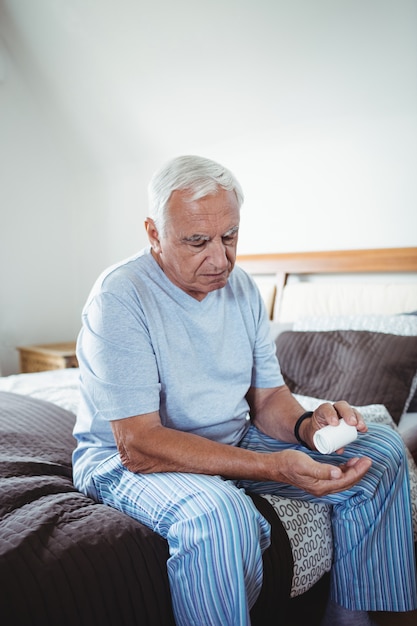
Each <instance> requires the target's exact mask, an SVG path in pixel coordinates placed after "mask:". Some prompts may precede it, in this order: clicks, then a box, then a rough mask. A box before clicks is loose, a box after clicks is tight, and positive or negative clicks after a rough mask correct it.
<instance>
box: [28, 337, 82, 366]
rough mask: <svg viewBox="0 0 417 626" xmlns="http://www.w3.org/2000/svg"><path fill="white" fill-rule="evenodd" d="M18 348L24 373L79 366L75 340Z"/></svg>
mask: <svg viewBox="0 0 417 626" xmlns="http://www.w3.org/2000/svg"><path fill="white" fill-rule="evenodd" d="M17 350H19V356H20V371H21V372H22V373H28V372H43V371H45V370H59V369H65V368H67V367H78V361H77V357H76V356H75V341H69V342H64V343H46V344H39V345H34V346H20V347H18V348H17Z"/></svg>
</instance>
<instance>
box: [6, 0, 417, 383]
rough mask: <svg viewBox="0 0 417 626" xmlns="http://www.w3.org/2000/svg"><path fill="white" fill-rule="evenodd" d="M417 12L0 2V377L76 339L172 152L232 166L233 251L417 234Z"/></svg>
mask: <svg viewBox="0 0 417 626" xmlns="http://www.w3.org/2000/svg"><path fill="white" fill-rule="evenodd" d="M416 24H417V3H416V2H415V0H397V1H396V2H392V0H315V1H314V2H312V1H311V0H292V1H291V2H288V1H286V0H256V1H255V0H210V2H208V1H206V2H202V1H199V0H176V1H175V2H171V1H170V0H153V1H152V2H145V1H143V0H117V1H116V0H90V2H85V0H72V2H70V3H69V2H67V0H37V1H36V2H33V1H32V0H0V37H1V39H0V69H1V63H2V62H3V67H5V76H4V79H3V81H2V82H0V177H1V178H0V181H1V190H2V191H1V193H2V199H1V217H2V220H1V229H0V254H1V259H0V263H1V269H0V272H1V275H0V280H1V283H0V286H1V292H0V293H1V307H0V358H1V361H0V363H1V367H2V371H3V374H4V373H9V372H11V371H16V370H17V354H16V351H15V346H16V345H19V344H22V343H34V342H40V341H44V342H46V341H58V340H61V339H62V340H67V339H70V338H71V337H74V336H75V335H76V333H77V330H78V327H79V315H80V309H81V306H82V303H83V301H84V299H85V297H86V295H87V292H88V289H89V287H90V285H91V282H92V281H93V280H94V278H95V277H96V275H97V273H98V272H99V271H100V270H101V269H102V268H103V267H105V266H106V265H108V264H110V263H112V262H114V261H115V260H118V259H119V258H121V257H124V256H127V255H129V254H131V253H132V252H134V251H135V250H136V249H137V248H139V247H141V246H142V245H144V244H145V236H144V231H143V226H142V223H143V220H144V218H145V217H146V213H147V209H146V185H147V182H148V179H149V177H150V175H151V174H152V172H153V171H154V169H155V168H156V167H158V166H159V165H160V164H161V163H162V162H163V161H165V160H166V159H168V158H171V157H172V156H174V155H177V154H184V153H197V154H202V155H204V156H209V157H212V158H215V159H218V160H220V161H222V162H224V163H225V165H227V166H229V167H230V168H231V169H232V170H234V172H235V173H236V174H237V175H238V177H239V178H240V180H241V182H242V185H243V187H244V190H245V192H246V202H245V205H244V208H243V211H242V227H241V237H240V251H241V252H267V251H279V250H281V251H289V250H304V249H305V250H314V249H333V248H361V247H383V246H407V245H416V244H417V210H416V209H417V206H416V204H417V203H416V196H417V189H416V185H415V172H416V165H417V141H416V140H417V84H416V81H415V75H416V69H417V67H416V66H417V26H416ZM0 76H1V72H0Z"/></svg>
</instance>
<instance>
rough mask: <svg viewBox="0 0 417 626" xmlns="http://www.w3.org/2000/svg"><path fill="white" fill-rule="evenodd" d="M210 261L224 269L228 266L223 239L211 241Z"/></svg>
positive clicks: (218, 267)
mask: <svg viewBox="0 0 417 626" xmlns="http://www.w3.org/2000/svg"><path fill="white" fill-rule="evenodd" d="M210 261H211V263H212V265H214V266H215V267H216V268H217V269H219V270H224V269H226V268H227V267H228V264H229V262H228V258H227V253H226V246H225V245H224V243H223V241H221V240H220V241H214V240H213V241H211V242H210Z"/></svg>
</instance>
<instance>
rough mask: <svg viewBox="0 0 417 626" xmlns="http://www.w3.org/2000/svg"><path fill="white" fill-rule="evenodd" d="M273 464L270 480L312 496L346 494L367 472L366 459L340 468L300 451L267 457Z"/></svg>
mask: <svg viewBox="0 0 417 626" xmlns="http://www.w3.org/2000/svg"><path fill="white" fill-rule="evenodd" d="M268 457H269V459H268V460H269V461H270V462H271V463H273V462H274V458H275V463H276V469H275V472H276V474H277V475H276V476H275V477H272V478H271V480H276V481H278V482H284V483H288V484H290V485H294V487H299V488H300V489H303V490H304V491H307V492H308V493H311V494H312V495H314V496H325V495H328V494H330V493H336V492H338V491H345V490H346V489H349V488H350V487H353V485H355V484H356V483H358V482H359V481H360V480H361V479H362V478H363V476H364V475H365V474H366V472H367V471H368V469H369V468H370V466H371V464H372V461H371V459H369V458H368V457H361V458H357V457H355V458H352V459H349V460H348V461H347V463H344V464H343V465H339V466H336V465H330V464H328V463H318V462H317V461H314V460H313V459H312V458H310V457H309V456H308V454H305V453H304V452H301V451H299V450H285V451H283V452H277V453H272V454H270V455H268Z"/></svg>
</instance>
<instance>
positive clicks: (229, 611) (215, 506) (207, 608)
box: [93, 425, 417, 626]
mask: <svg viewBox="0 0 417 626" xmlns="http://www.w3.org/2000/svg"><path fill="white" fill-rule="evenodd" d="M240 446H241V447H244V448H247V449H249V450H255V451H257V452H276V451H281V450H285V449H288V448H299V449H302V450H304V451H305V449H304V448H300V447H299V446H295V445H293V444H285V443H281V442H278V441H276V440H274V439H271V438H270V437H268V436H266V435H264V434H263V433H261V432H260V431H258V430H257V429H256V428H255V427H253V426H251V427H250V428H249V430H248V432H247V433H246V435H245V436H244V438H243V439H242V441H241V442H240ZM309 455H310V456H312V457H313V458H314V459H316V460H318V461H325V462H331V463H335V464H339V463H343V462H346V460H347V459H348V458H350V457H353V456H365V455H366V456H369V457H370V458H371V459H372V467H371V468H370V470H369V471H368V473H367V474H366V476H365V477H364V478H363V479H362V480H361V481H360V482H359V483H358V484H357V485H355V487H353V488H352V489H350V490H346V491H344V492H342V493H337V494H332V495H329V496H325V497H323V498H321V499H320V501H322V502H326V503H329V504H331V505H333V506H332V523H333V540H334V564H333V567H332V574H331V596H332V599H333V600H334V601H335V602H337V603H338V604H340V605H342V606H344V607H346V608H348V609H351V610H364V611H409V610H412V609H415V608H416V607H417V598H416V595H417V592H416V573H415V562H414V544H413V533H412V522H411V503H410V493H409V484H408V467H407V462H406V459H405V454H404V447H403V443H402V440H401V438H400V436H399V435H397V434H396V433H395V432H393V431H392V430H391V429H389V428H387V427H385V426H381V425H370V426H369V430H368V433H366V434H361V435H359V437H358V439H357V440H356V441H355V442H354V443H353V444H351V445H350V446H348V447H347V448H346V450H345V452H344V454H343V455H332V456H329V457H325V456H323V455H321V454H319V453H317V452H309ZM93 481H94V485H95V490H96V492H97V498H98V500H99V501H101V502H104V503H105V504H108V505H110V506H112V507H115V508H117V509H119V510H121V511H123V512H124V513H126V514H127V515H130V516H131V517H133V518H135V519H137V520H139V521H140V522H142V523H143V524H145V525H146V526H148V527H149V528H152V529H153V530H154V531H155V532H157V533H158V534H160V535H162V536H163V537H165V539H167V541H168V544H169V550H170V558H169V559H168V563H167V567H168V576H169V581H170V587H171V594H172V601H173V609H174V615H175V620H176V623H177V624H178V625H179V626H180V625H184V626H185V625H187V626H190V625H196V626H217V625H218V626H232V625H233V626H236V625H239V626H245V625H249V624H250V617H249V611H250V608H251V607H252V606H253V604H254V603H255V601H256V598H257V597H258V594H259V592H260V589H261V586H262V552H263V551H264V550H265V549H266V548H267V547H268V545H269V541H270V527H269V524H268V523H267V522H266V520H265V519H264V518H263V517H262V515H261V514H260V513H259V512H258V510H257V509H256V507H255V506H254V504H253V502H252V500H251V499H250V498H249V497H248V496H247V495H246V494H245V491H244V490H245V489H247V490H250V491H252V492H255V493H259V494H265V493H273V494H276V495H281V496H284V497H291V498H295V499H302V500H310V501H314V500H317V499H316V498H314V497H313V496H311V495H309V494H307V493H305V492H303V491H301V490H299V489H297V488H295V487H293V486H291V485H286V484H282V483H272V482H265V483H259V482H253V481H240V482H233V481H228V480H224V479H222V478H221V477H220V476H206V475H200V474H180V473H161V474H147V475H142V474H133V473H132V472H129V471H128V470H126V469H125V468H124V467H123V466H122V465H121V463H120V458H119V456H118V455H114V456H112V457H111V458H110V459H107V460H106V461H104V462H103V463H101V464H100V465H99V466H98V467H97V468H96V469H95V470H94V472H93Z"/></svg>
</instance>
